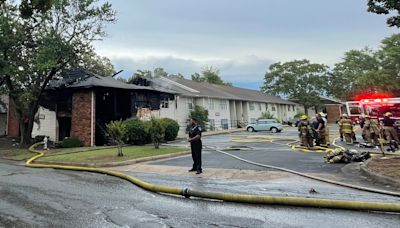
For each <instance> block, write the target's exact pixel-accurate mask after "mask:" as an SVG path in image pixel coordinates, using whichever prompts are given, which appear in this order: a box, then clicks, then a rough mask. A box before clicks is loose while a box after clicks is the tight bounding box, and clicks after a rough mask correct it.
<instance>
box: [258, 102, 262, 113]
mask: <svg viewBox="0 0 400 228" xmlns="http://www.w3.org/2000/svg"><path fill="white" fill-rule="evenodd" d="M258 110H260V111H261V110H262V107H261V103H258Z"/></svg>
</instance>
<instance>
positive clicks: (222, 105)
mask: <svg viewBox="0 0 400 228" xmlns="http://www.w3.org/2000/svg"><path fill="white" fill-rule="evenodd" d="M219 107H220V109H221V110H226V109H228V103H227V102H226V100H221V101H220V103H219Z"/></svg>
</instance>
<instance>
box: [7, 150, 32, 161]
mask: <svg viewBox="0 0 400 228" xmlns="http://www.w3.org/2000/svg"><path fill="white" fill-rule="evenodd" d="M33 155H35V154H33V153H31V152H29V150H28V149H0V158H6V159H12V160H17V161H23V160H25V159H28V158H30V157H32V156H33Z"/></svg>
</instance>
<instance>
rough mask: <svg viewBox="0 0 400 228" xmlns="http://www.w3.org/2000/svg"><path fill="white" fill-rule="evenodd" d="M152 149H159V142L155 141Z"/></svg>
mask: <svg viewBox="0 0 400 228" xmlns="http://www.w3.org/2000/svg"><path fill="white" fill-rule="evenodd" d="M154 148H156V149H159V148H160V142H159V141H157V140H155V141H154Z"/></svg>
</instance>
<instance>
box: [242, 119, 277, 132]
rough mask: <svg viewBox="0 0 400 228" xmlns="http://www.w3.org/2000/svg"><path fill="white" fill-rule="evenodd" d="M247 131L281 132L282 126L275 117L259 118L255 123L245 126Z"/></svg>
mask: <svg viewBox="0 0 400 228" xmlns="http://www.w3.org/2000/svg"><path fill="white" fill-rule="evenodd" d="M246 129H247V131H249V132H254V131H271V132H273V133H277V132H281V131H282V130H283V126H282V124H281V123H279V122H278V121H277V120H275V119H259V120H257V122H256V123H252V124H249V125H247V126H246Z"/></svg>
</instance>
